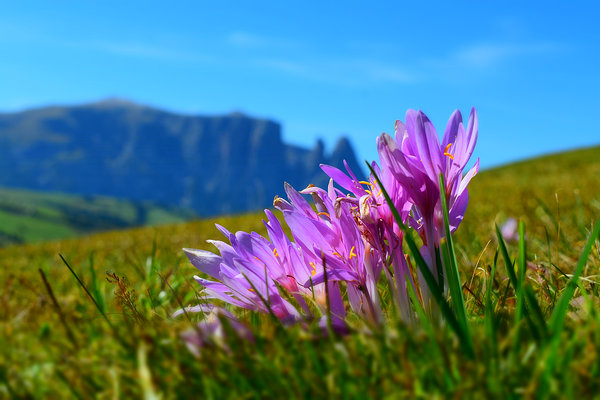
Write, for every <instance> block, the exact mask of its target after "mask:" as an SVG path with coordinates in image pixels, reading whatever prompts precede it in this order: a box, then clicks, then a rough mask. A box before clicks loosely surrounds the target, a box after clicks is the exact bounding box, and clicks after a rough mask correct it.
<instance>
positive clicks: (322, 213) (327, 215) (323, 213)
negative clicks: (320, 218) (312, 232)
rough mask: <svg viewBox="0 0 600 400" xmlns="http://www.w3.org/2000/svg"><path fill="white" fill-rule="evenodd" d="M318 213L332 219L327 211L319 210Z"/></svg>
mask: <svg viewBox="0 0 600 400" xmlns="http://www.w3.org/2000/svg"><path fill="white" fill-rule="evenodd" d="M317 215H325V216H326V217H327V218H329V219H331V217H330V216H329V214H328V213H326V212H318V213H317Z"/></svg>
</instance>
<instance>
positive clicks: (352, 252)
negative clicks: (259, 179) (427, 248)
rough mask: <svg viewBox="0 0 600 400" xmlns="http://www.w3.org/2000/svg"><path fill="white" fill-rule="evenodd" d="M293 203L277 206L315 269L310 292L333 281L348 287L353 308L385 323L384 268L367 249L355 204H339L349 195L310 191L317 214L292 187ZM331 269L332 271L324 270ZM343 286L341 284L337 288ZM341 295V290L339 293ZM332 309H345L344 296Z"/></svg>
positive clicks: (289, 191) (330, 189)
mask: <svg viewBox="0 0 600 400" xmlns="http://www.w3.org/2000/svg"><path fill="white" fill-rule="evenodd" d="M286 192H287V194H288V198H289V200H290V202H287V201H285V200H283V199H276V201H275V206H276V207H277V208H279V209H280V210H281V211H282V212H283V216H284V218H285V221H286V222H287V224H288V226H289V227H290V229H291V231H292V235H293V236H294V240H295V242H296V243H297V244H298V246H299V248H300V249H301V250H302V253H303V255H304V257H305V260H307V261H308V263H309V265H311V266H312V267H313V273H311V276H310V277H309V278H308V279H307V280H306V281H305V282H304V286H305V287H311V286H313V287H314V286H315V285H319V284H321V283H323V282H324V281H325V279H326V278H327V280H328V283H329V282H332V283H333V282H339V281H345V282H347V290H348V301H349V303H350V306H351V307H352V309H353V310H354V311H355V312H356V313H358V314H359V315H362V316H364V317H367V318H368V319H369V320H371V321H372V322H374V323H379V322H380V317H381V315H380V314H381V311H380V306H379V296H378V293H377V279H378V277H379V275H380V274H381V263H379V262H377V256H376V255H375V254H374V252H371V251H369V250H370V247H368V246H365V242H364V241H363V239H362V236H361V232H360V230H359V228H358V225H357V223H356V221H355V219H354V217H353V214H352V212H351V208H352V207H355V206H353V205H352V204H351V203H346V202H338V201H337V199H338V198H340V197H341V196H343V194H342V193H341V192H340V191H339V190H337V189H335V188H334V187H333V182H332V181H331V182H330V184H329V187H328V190H327V191H325V190H323V189H320V188H317V187H308V188H306V189H305V190H303V191H302V192H301V193H302V194H309V195H311V196H312V198H313V200H314V203H315V207H316V210H314V209H313V208H312V207H311V206H310V204H309V203H308V202H307V201H306V200H305V199H304V197H303V196H302V195H301V194H300V193H298V192H297V191H296V190H295V189H294V188H292V187H291V186H290V185H287V184H286ZM324 266H325V268H326V269H324V268H323V267H324ZM336 285H337V284H336ZM334 290H335V291H336V293H337V292H338V291H339V289H338V288H337V286H336V287H335V288H334ZM331 300H332V299H330V306H331V311H332V312H333V313H338V312H339V311H338V310H341V309H343V303H341V301H340V300H341V297H340V298H339V300H338V299H337V294H336V296H335V299H334V300H336V301H335V302H334V303H335V304H334V303H332V302H331Z"/></svg>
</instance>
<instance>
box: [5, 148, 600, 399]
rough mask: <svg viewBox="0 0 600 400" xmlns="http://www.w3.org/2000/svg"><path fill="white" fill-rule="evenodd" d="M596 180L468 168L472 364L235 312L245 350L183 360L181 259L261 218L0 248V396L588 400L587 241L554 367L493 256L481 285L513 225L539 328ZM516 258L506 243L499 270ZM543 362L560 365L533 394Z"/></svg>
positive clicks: (441, 351) (570, 162) (578, 173)
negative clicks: (223, 230)
mask: <svg viewBox="0 0 600 400" xmlns="http://www.w3.org/2000/svg"><path fill="white" fill-rule="evenodd" d="M599 178H600V147H595V148H588V149H580V150H575V151H570V152H566V153H561V154H555V155H548V156H544V157H541V158H537V159H532V160H527V161H523V162H519V163H515V164H511V165H506V166H502V167H498V168H494V169H491V170H487V171H482V172H481V173H480V174H479V175H478V176H477V177H476V178H475V179H474V180H473V181H472V184H471V186H470V203H469V208H468V211H467V214H466V216H465V221H464V223H463V224H462V225H461V227H460V228H459V230H458V232H457V235H456V236H455V242H456V246H457V259H458V264H459V267H460V271H461V281H462V282H464V296H465V301H466V304H467V310H468V313H469V318H470V321H471V322H472V326H471V329H472V334H473V336H474V339H473V341H474V343H475V346H476V357H475V359H470V358H468V357H466V356H465V354H464V352H463V351H462V349H461V346H460V343H459V342H458V340H455V336H453V335H452V334H450V333H448V332H449V331H448V329H444V327H443V326H442V324H439V323H437V324H434V325H433V326H430V327H429V329H431V328H433V330H431V331H429V330H427V329H418V328H417V329H410V328H406V327H403V326H402V325H396V324H393V323H390V326H389V328H388V330H386V331H385V332H375V333H370V331H369V330H368V329H366V328H365V327H364V326H362V325H360V321H354V322H357V323H358V327H359V329H358V332H357V333H354V334H352V335H350V336H348V337H346V338H343V339H335V342H334V341H333V340H315V337H314V336H310V335H309V334H308V333H307V332H306V331H304V330H302V329H299V328H297V327H296V328H286V329H282V328H281V327H279V326H277V325H275V324H273V323H272V321H271V320H270V319H269V318H268V317H266V316H257V315H254V314H252V313H247V312H241V313H238V315H240V317H241V319H242V320H243V321H244V322H245V323H247V324H248V325H250V326H251V327H252V329H253V332H254V334H255V336H256V341H255V342H253V343H246V342H244V343H239V342H237V341H230V342H227V347H226V348H225V349H221V350H219V349H214V348H209V349H206V350H205V352H203V355H202V358H200V359H198V358H196V357H194V356H193V355H192V354H191V353H190V352H189V351H188V349H187V348H186V347H185V345H184V344H183V343H182V341H181V340H180V335H181V333H182V332H183V331H185V330H189V329H190V328H191V323H190V321H189V320H187V319H186V318H185V317H184V316H180V317H179V318H176V319H173V318H171V315H172V313H173V312H174V311H175V310H177V309H179V308H180V307H181V304H185V305H187V304H192V303H194V301H195V299H196V298H197V296H198V293H199V286H198V285H197V283H196V282H194V281H193V279H192V276H193V275H194V274H196V273H197V270H196V269H195V268H194V267H193V266H191V265H190V263H189V262H188V261H187V259H186V258H185V256H184V255H183V253H182V251H181V248H182V247H195V248H206V249H211V247H212V246H211V245H209V244H207V243H206V240H207V239H221V238H222V236H221V235H220V234H219V232H218V231H217V230H216V229H215V228H214V223H216V222H218V223H220V224H222V225H224V226H225V227H227V228H229V229H230V230H232V231H235V230H246V231H249V230H255V231H257V232H259V233H264V227H263V225H262V223H261V218H262V216H261V214H248V215H242V216H232V217H224V218H215V219H207V220H201V221H194V222H187V223H180V224H171V225H164V226H158V227H143V228H136V229H131V230H121V231H112V232H105V233H100V234H94V235H88V236H85V237H82V238H74V239H68V240H63V241H54V242H45V243H39V244H27V245H18V246H8V247H6V248H3V249H0V260H1V263H2V269H0V288H2V290H0V349H2V350H0V397H2V396H3V395H5V396H7V397H13V398H16V397H22V398H64V397H74V398H88V397H94V396H96V397H100V398H115V397H123V398H140V397H146V398H158V397H161V398H189V397H192V396H196V397H198V396H202V397H207V398H240V397H243V398H282V397H289V398H323V397H331V398H371V397H373V398H383V397H386V396H387V397H391V398H396V397H409V398H421V397H422V398H446V397H465V396H466V397H468V398H510V397H514V398H520V397H525V398H533V397H536V393H538V391H539V390H540V388H541V387H542V385H545V384H544V383H542V382H546V383H548V384H547V385H545V387H544V388H545V389H547V390H548V392H549V393H550V394H551V395H552V396H555V397H557V398H558V397H563V396H564V397H570V398H579V397H591V396H592V394H595V393H597V392H598V390H600V387H599V385H598V382H600V369H599V368H598V359H600V352H599V350H598V349H600V347H599V343H600V342H599V341H598V332H599V329H600V317H599V316H598V313H597V307H598V306H600V293H599V291H598V287H599V285H598V284H597V276H599V275H600V251H599V248H598V242H597V243H596V247H595V248H594V249H593V251H592V253H591V255H590V258H589V260H588V263H587V267H586V268H585V270H584V279H585V280H584V281H583V283H582V284H581V286H580V289H577V292H576V297H575V298H574V299H573V302H572V303H571V304H570V305H569V313H568V317H567V320H566V322H565V328H564V330H563V331H562V334H561V336H560V345H559V346H558V345H557V347H556V348H555V353H554V355H553V356H552V357H554V359H552V360H551V359H550V356H549V355H548V354H549V353H548V352H545V351H542V349H543V348H544V347H543V346H545V344H544V341H543V339H539V338H536V337H535V335H533V334H532V333H531V332H533V330H532V328H531V327H530V326H528V325H527V324H525V322H524V320H521V323H520V324H517V326H519V327H520V328H514V326H515V323H514V315H515V307H516V304H518V301H516V300H515V299H516V294H515V292H514V291H513V289H512V288H510V286H509V284H508V279H507V278H506V269H505V266H504V264H503V261H502V257H501V256H500V258H499V260H498V270H497V276H496V279H495V280H494V281H493V282H492V284H491V285H488V281H487V279H488V276H489V275H488V273H489V271H490V266H491V265H492V264H493V260H494V253H495V251H496V247H497V244H496V241H495V240H494V238H493V235H492V231H493V226H494V223H499V224H501V223H503V222H504V221H505V220H506V218H508V217H514V218H520V219H523V220H524V221H525V223H526V228H527V232H526V236H525V238H526V240H527V259H526V260H527V265H528V269H527V275H526V280H527V282H528V288H533V291H534V292H535V295H534V296H536V297H537V298H538V299H540V304H541V309H540V310H531V309H530V312H533V311H535V312H536V313H538V314H536V315H539V316H540V318H541V319H544V318H545V319H546V320H548V319H549V315H550V313H551V312H552V309H553V308H554V305H555V303H556V299H557V298H558V297H559V296H560V294H561V293H562V292H563V291H564V288H565V287H566V282H567V275H565V274H569V273H571V271H573V268H574V266H575V264H576V261H577V258H578V257H579V254H580V252H581V249H582V247H583V243H584V241H585V239H586V237H587V236H588V235H589V231H590V229H591V223H592V221H593V220H597V219H598V218H599V217H600V189H598V181H599ZM38 207H40V206H38ZM52 210H56V209H54V208H50V209H49V210H47V211H43V212H46V213H47V214H50V218H51V215H52V212H57V211H52ZM129 215H130V217H132V216H134V215H135V212H133V211H130V214H129ZM132 218H133V217H132ZM516 248H517V246H516V245H515V244H514V243H511V244H509V252H510V254H511V256H512V257H515V256H516V254H517V250H516ZM58 253H61V254H63V255H64V256H65V257H66V259H67V260H68V261H69V262H70V264H71V266H72V267H73V268H74V270H75V271H76V272H77V274H78V275H79V277H80V279H82V281H83V282H85V285H86V287H87V288H88V290H89V291H90V293H91V294H92V295H93V296H94V298H95V299H96V301H97V303H98V306H97V307H96V306H95V305H94V303H92V302H91V301H90V299H89V298H88V297H87V295H86V294H85V293H84V292H83V290H82V289H81V287H80V286H78V284H77V282H76V280H75V279H74V277H73V276H72V275H71V274H70V273H69V271H68V270H67V269H66V267H65V265H64V264H63V263H62V261H61V260H60V258H59V257H58ZM38 268H39V269H40V270H41V271H43V273H44V274H45V276H47V279H48V282H49V285H50V286H51V290H52V293H53V296H54V297H55V298H56V304H58V306H59V307H60V309H58V307H57V306H56V304H55V303H54V300H53V299H52V296H51V295H50V294H49V293H50V292H49V291H48V289H46V288H45V287H44V285H43V281H42V279H41V277H40V272H39V271H38ZM559 271H560V272H559ZM107 274H116V275H107ZM111 276H112V277H113V278H111ZM114 276H117V277H119V280H118V281H117V280H115V279H114ZM105 278H108V279H105ZM581 288H584V289H585V290H586V294H585V296H582V294H581V293H582V292H581ZM509 289H510V290H509ZM382 290H383V291H384V292H385V289H384V288H382ZM488 293H491V294H490V295H489V300H490V301H493V305H495V307H494V308H493V311H492V312H493V315H495V318H496V319H495V320H492V321H495V322H493V324H492V325H488V322H489V321H490V320H489V319H484V318H487V317H484V316H485V315H487V314H488V313H489V312H490V311H489V310H488V311H485V310H486V308H485V306H484V304H483V303H484V302H485V301H487V300H488V297H487V296H488ZM593 304H595V308H594V307H592V306H590V305H593ZM99 310H102V311H99ZM102 313H104V315H105V316H106V319H105V318H104V317H103V314H102ZM190 318H191V320H192V321H198V319H199V316H198V315H197V314H193V315H190ZM107 320H108V322H107ZM61 321H62V322H61ZM392 321H393V319H392ZM484 321H485V323H484ZM438 322H439V321H438ZM69 330H70V331H71V333H69ZM490 330H491V331H492V332H493V335H492V336H490ZM554 343H559V342H554ZM546 348H547V347H546ZM549 360H550V361H553V362H554V365H557V366H560V367H559V368H558V371H556V370H555V372H552V371H550V372H548V374H550V375H549V378H548V380H546V381H543V380H542V378H543V377H544V376H545V375H544V374H546V365H547V363H548V362H549ZM3 382H4V383H3ZM390 393H391V394H393V395H392V396H390ZM154 396H156V397H154Z"/></svg>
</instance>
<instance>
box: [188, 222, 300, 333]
mask: <svg viewBox="0 0 600 400" xmlns="http://www.w3.org/2000/svg"><path fill="white" fill-rule="evenodd" d="M217 228H218V229H219V230H220V231H221V232H223V234H224V235H225V236H226V237H228V239H229V241H230V243H231V245H229V244H227V243H224V242H221V241H210V242H211V243H212V244H213V245H215V247H217V249H218V250H219V252H220V253H221V255H220V256H218V255H216V254H213V253H211V252H209V251H205V250H195V249H184V252H185V254H186V255H187V256H188V258H189V259H190V261H191V263H192V264H193V265H194V266H195V267H196V268H198V269H199V270H200V271H202V272H204V273H205V274H207V275H209V276H210V277H212V278H215V279H217V280H218V281H213V280H209V279H205V278H202V277H199V276H195V277H194V278H195V279H196V281H198V282H199V283H200V284H201V285H202V286H204V287H205V292H206V299H218V300H221V301H224V302H226V303H229V304H232V305H235V306H237V307H242V308H246V309H249V310H256V311H260V312H263V313H271V312H272V313H273V314H274V315H275V316H276V317H277V318H279V319H281V320H282V321H283V322H285V323H292V322H295V321H298V320H300V319H301V316H300V313H299V312H298V311H297V310H296V308H295V307H294V306H293V305H292V304H290V303H289V302H288V301H287V300H285V299H284V298H283V297H282V296H281V294H280V293H279V289H278V287H277V285H276V284H275V280H274V279H273V278H274V277H281V265H280V263H279V262H278V260H277V256H278V252H277V249H276V248H275V247H274V246H273V245H272V244H271V243H270V242H269V241H268V240H267V239H265V238H263V237H262V236H260V235H258V234H257V233H254V232H252V233H246V232H237V233H236V234H235V235H234V234H232V233H230V232H229V231H227V230H226V229H225V228H223V227H221V226H219V225H217Z"/></svg>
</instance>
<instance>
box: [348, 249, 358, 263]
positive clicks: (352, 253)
mask: <svg viewBox="0 0 600 400" xmlns="http://www.w3.org/2000/svg"><path fill="white" fill-rule="evenodd" d="M352 257H358V256H357V255H356V253H355V252H354V246H352V248H351V249H350V258H349V259H350V260H352Z"/></svg>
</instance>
